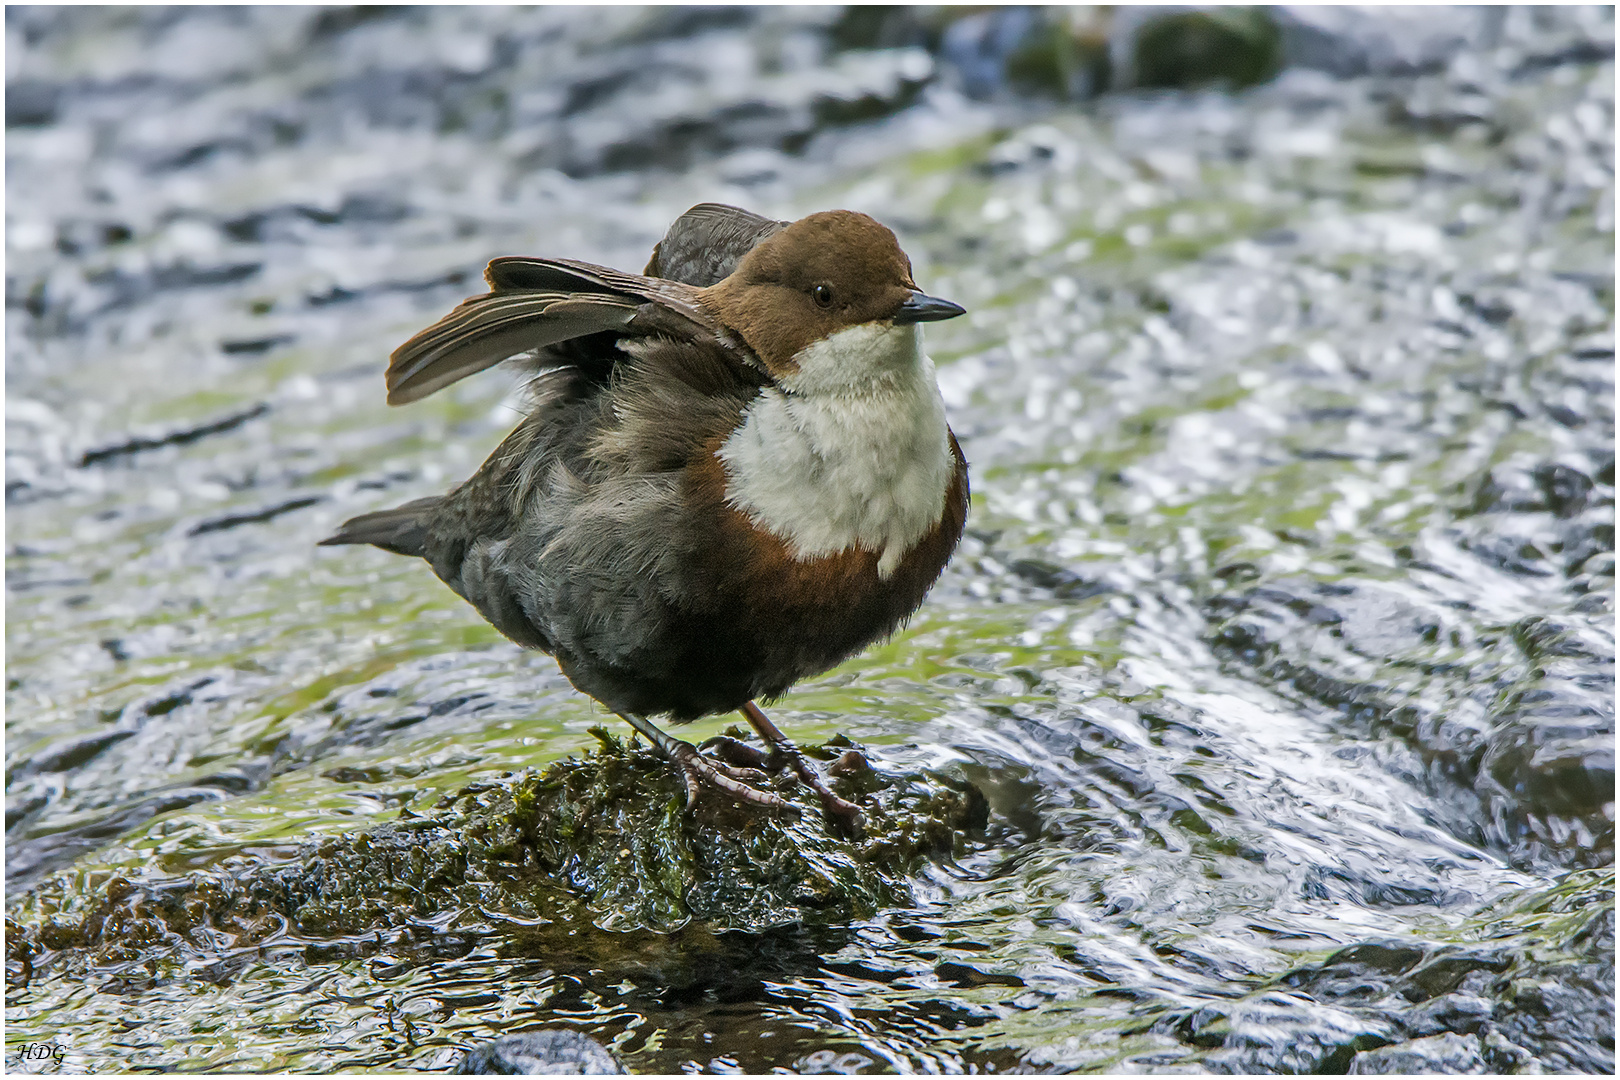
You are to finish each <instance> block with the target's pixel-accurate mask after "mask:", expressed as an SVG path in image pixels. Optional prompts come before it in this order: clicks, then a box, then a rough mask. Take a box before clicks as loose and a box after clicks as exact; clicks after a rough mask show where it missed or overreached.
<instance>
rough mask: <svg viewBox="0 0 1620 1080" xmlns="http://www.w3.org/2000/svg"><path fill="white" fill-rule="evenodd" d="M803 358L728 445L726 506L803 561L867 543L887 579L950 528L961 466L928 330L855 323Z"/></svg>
mask: <svg viewBox="0 0 1620 1080" xmlns="http://www.w3.org/2000/svg"><path fill="white" fill-rule="evenodd" d="M795 359H796V360H797V361H798V364H799V370H798V371H797V372H796V373H794V374H793V375H791V376H788V377H785V378H783V379H781V380H780V385H781V387H782V390H778V389H775V388H767V389H766V390H765V391H764V392H763V393H761V395H760V397H759V398H758V399H757V400H756V401H755V402H754V403H753V405H751V406H750V407H749V409H748V413H747V416H746V417H745V419H744V422H743V424H742V426H741V427H739V428H738V429H737V430H736V431H734V432H733V433H732V434H731V437H730V438H728V439H727V440H726V442H725V444H724V445H723V446H721V448H720V454H719V457H720V460H721V461H722V462H724V463H725V466H726V474H727V484H726V501H727V502H729V503H730V504H731V505H732V506H735V507H736V508H737V509H739V510H741V511H742V512H743V513H746V514H747V515H748V516H749V519H750V520H752V521H753V523H754V524H755V525H756V526H757V527H759V528H761V529H764V530H766V531H767V532H770V533H772V534H773V535H775V536H776V537H778V538H780V539H781V540H782V541H783V542H784V543H785V544H787V545H788V548H789V550H791V551H792V552H793V555H794V558H796V559H801V560H803V559H812V558H816V557H818V556H823V555H836V554H838V553H839V552H841V551H845V550H847V549H849V548H861V549H864V550H866V551H870V552H873V553H875V554H877V555H878V574H879V576H881V577H883V578H888V577H889V576H890V575H892V574H893V573H894V571H895V569H896V568H898V567H899V565H900V560H901V559H902V558H904V557H905V554H906V553H907V552H908V551H910V550H911V548H912V547H913V546H914V545H915V544H916V543H917V541H919V540H921V539H922V538H923V537H924V536H926V535H928V533H929V532H930V531H932V530H933V528H934V526H935V525H937V524H938V523H939V519H940V516H941V515H942V514H943V512H944V508H945V493H946V490H947V489H948V487H949V486H950V482H951V475H952V473H953V472H954V471H955V467H956V462H955V459H954V458H953V457H952V455H951V448H950V436H949V434H948V432H947V430H946V427H945V403H944V402H943V401H942V400H941V399H940V396H939V384H938V383H937V382H936V381H935V378H934V363H933V361H931V360H929V359H928V357H927V356H926V355H925V354H924V353H923V351H922V333H921V330H920V328H919V327H916V326H889V325H883V324H865V325H862V326H855V327H851V328H849V329H847V330H841V331H839V332H838V333H836V334H833V335H832V336H831V337H829V338H826V339H824V340H822V341H818V342H816V343H815V344H814V345H811V346H809V347H808V348H806V349H804V350H803V351H802V352H801V353H800V354H799V355H798V356H797V357H795ZM783 391H786V392H785V393H784V392H783Z"/></svg>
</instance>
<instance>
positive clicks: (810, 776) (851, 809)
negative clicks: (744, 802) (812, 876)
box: [742, 701, 861, 833]
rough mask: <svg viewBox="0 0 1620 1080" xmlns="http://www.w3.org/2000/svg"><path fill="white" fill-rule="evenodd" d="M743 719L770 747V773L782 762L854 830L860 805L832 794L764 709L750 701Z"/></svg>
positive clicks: (831, 814)
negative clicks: (771, 768)
mask: <svg viewBox="0 0 1620 1080" xmlns="http://www.w3.org/2000/svg"><path fill="white" fill-rule="evenodd" d="M742 714H743V718H744V719H745V720H747V721H748V723H749V726H750V727H752V728H753V729H754V730H755V731H757V732H759V737H760V738H762V739H764V740H765V745H767V746H769V747H770V748H771V757H770V760H771V764H772V765H773V766H774V768H773V770H772V771H774V772H780V771H781V769H782V765H783V764H786V765H787V766H788V767H789V768H791V769H792V770H793V774H794V775H795V776H797V777H798V778H799V780H800V782H801V783H803V784H804V786H805V787H807V788H809V789H810V790H811V791H813V792H815V793H816V798H818V799H820V800H821V808H822V810H824V811H826V814H827V816H828V817H830V818H832V819H833V820H834V821H837V822H839V823H841V824H843V826H844V827H845V828H847V829H848V830H849V831H850V832H852V833H853V832H855V831H856V830H858V829H859V828H860V824H861V808H860V807H858V806H856V805H855V804H854V803H852V802H850V801H849V800H848V799H841V798H839V797H838V796H837V795H835V794H833V790H832V788H830V787H828V786H827V782H826V781H825V780H823V779H822V778H821V774H820V773H818V772H817V771H816V767H815V766H814V765H812V764H810V763H809V762H808V761H806V760H804V755H803V754H801V753H799V748H798V747H797V746H794V745H793V740H792V739H789V738H788V737H787V736H786V735H784V734H782V729H781V728H779V727H777V726H776V725H775V724H773V723H771V718H770V717H768V716H766V715H765V711H764V710H763V709H761V708H760V707H759V706H758V705H755V704H754V703H753V702H752V701H750V702H749V703H748V704H746V705H744V706H743V707H742Z"/></svg>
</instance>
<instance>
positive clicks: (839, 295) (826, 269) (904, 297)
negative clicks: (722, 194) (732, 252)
mask: <svg viewBox="0 0 1620 1080" xmlns="http://www.w3.org/2000/svg"><path fill="white" fill-rule="evenodd" d="M704 292H705V301H706V302H707V303H708V305H709V306H710V307H711V308H712V309H713V310H714V311H716V312H717V313H718V314H719V316H720V318H721V321H723V322H724V323H725V324H726V325H727V326H729V327H730V328H731V329H733V330H735V331H736V332H737V333H739V334H741V335H742V338H743V340H744V341H746V342H747V343H748V346H749V347H750V348H751V349H753V350H754V352H755V354H757V355H758V356H759V358H760V359H761V360H762V361H764V363H765V365H766V367H767V368H769V369H770V371H771V373H772V374H773V375H776V376H783V375H790V374H792V373H794V372H796V371H797V370H798V362H797V360H796V359H795V358H796V357H799V355H800V354H801V353H802V352H803V350H805V349H806V348H807V347H809V346H811V345H813V344H815V343H816V342H819V341H823V340H825V339H827V338H830V337H832V336H833V335H834V334H837V333H838V332H840V331H843V330H848V329H850V328H853V327H857V326H863V325H876V326H882V327H887V326H894V325H900V326H904V325H907V324H911V323H918V322H931V321H935V320H938V319H948V318H952V317H953V316H956V315H960V314H962V310H963V309H962V308H960V307H958V306H957V305H955V304H952V303H950V302H949V301H946V300H938V299H935V298H934V297H930V296H926V295H924V294H923V293H922V292H921V291H919V290H918V288H917V283H916V282H915V281H913V280H912V277H911V260H910V259H908V258H907V257H906V253H905V252H904V251H901V250H900V242H899V241H898V240H896V239H895V236H894V233H892V232H890V231H889V230H888V229H887V228H885V227H884V226H882V225H880V224H879V223H878V222H876V221H874V220H873V219H872V218H870V217H867V216H866V215H865V214H858V213H855V212H854V211H850V210H829V211H825V212H823V213H819V214H811V215H810V216H809V217H805V218H800V219H799V220H798V221H795V222H794V223H793V224H792V225H789V226H788V227H787V228H785V229H783V230H782V231H781V232H779V233H777V234H776V235H774V236H771V237H769V238H767V239H765V240H763V241H761V242H760V243H759V244H758V245H757V246H756V247H755V248H754V249H753V250H752V251H750V252H749V253H748V254H747V255H746V256H745V257H744V258H743V260H742V262H741V263H739V264H738V266H737V269H736V270H735V271H734V272H733V273H732V275H731V276H730V277H728V278H726V279H725V280H724V281H721V282H719V283H718V284H716V285H714V286H712V287H710V288H709V289H706V290H704Z"/></svg>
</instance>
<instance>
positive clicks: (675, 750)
mask: <svg viewBox="0 0 1620 1080" xmlns="http://www.w3.org/2000/svg"><path fill="white" fill-rule="evenodd" d="M670 741H671V744H672V745H670V746H667V747H665V748H664V750H665V752H666V753H667V754H669V756H670V757H671V758H672V759H674V761H675V764H677V765H679V766H680V767H681V774H682V776H683V777H684V778H685V780H686V805H687V807H688V808H690V807H693V806H696V805H697V803H698V799H700V798H701V797H702V795H703V791H704V788H705V787H708V788H712V789H716V790H719V791H723V792H725V793H726V794H727V795H729V796H731V797H732V798H733V799H736V800H737V801H738V802H744V803H749V804H751V805H754V806H767V807H770V808H771V809H773V810H786V809H788V808H789V807H791V806H792V804H791V803H789V802H788V801H787V800H786V799H784V798H782V797H781V796H780V795H773V794H771V793H770V792H769V791H761V790H760V789H759V788H757V787H754V786H753V785H752V784H750V783H749V782H748V781H750V780H752V779H755V778H756V777H757V778H758V779H760V780H764V779H765V778H766V777H765V774H764V773H762V772H760V771H759V770H757V769H747V768H744V769H736V768H732V767H731V766H730V765H727V764H726V763H725V762H721V761H713V760H711V759H709V758H706V757H704V756H703V755H702V754H700V753H698V749H697V747H695V746H693V745H692V744H691V743H689V742H681V741H680V740H678V739H672V740H670Z"/></svg>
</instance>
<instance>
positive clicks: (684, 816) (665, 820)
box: [7, 732, 988, 981]
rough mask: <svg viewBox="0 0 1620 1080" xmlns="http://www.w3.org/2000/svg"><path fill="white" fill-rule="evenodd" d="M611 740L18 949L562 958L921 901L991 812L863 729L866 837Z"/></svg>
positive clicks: (30, 931) (94, 965)
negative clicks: (374, 941)
mask: <svg viewBox="0 0 1620 1080" xmlns="http://www.w3.org/2000/svg"><path fill="white" fill-rule="evenodd" d="M602 741H603V747H602V749H601V750H600V751H599V752H597V753H593V754H591V755H589V756H587V757H584V758H581V759H570V760H567V761H563V762H559V763H558V764H556V765H553V766H552V767H551V768H549V769H547V770H546V771H545V772H543V773H536V772H532V771H526V772H523V773H519V774H517V775H514V776H512V777H510V778H508V779H505V780H501V781H491V782H486V783H481V784H476V785H473V786H472V787H469V788H467V789H466V790H464V791H462V792H460V793H458V794H455V795H451V796H447V797H445V798H444V799H443V800H442V801H441V802H440V803H439V805H438V806H437V807H436V808H435V811H434V813H433V814H432V815H431V816H426V817H417V816H414V815H401V816H400V818H399V819H398V820H397V821H395V822H392V823H389V824H385V825H381V826H378V827H376V828H374V829H370V830H367V831H364V832H358V833H349V834H342V835H338V836H331V837H327V838H324V839H322V840H320V841H317V842H314V843H312V844H310V845H309V846H308V847H306V848H305V849H304V851H303V852H302V854H301V855H300V857H299V858H298V859H297V860H295V861H294V862H292V863H290V864H283V865H267V866H261V867H256V868H254V869H252V870H250V871H248V872H246V873H243V874H240V875H234V876H233V875H230V874H226V873H224V872H222V871H205V872H197V873H194V874H192V875H190V876H188V877H186V878H179V879H169V880H157V881H151V882H135V883H132V882H130V881H127V880H125V879H123V878H114V879H113V880H111V881H110V882H108V883H107V884H106V885H105V886H104V887H103V888H102V889H101V890H100V891H99V895H95V896H87V897H82V898H81V899H80V901H79V902H77V904H76V905H75V906H73V907H72V909H71V912H67V911H58V912H56V913H54V914H51V915H49V916H47V917H44V918H43V919H42V920H41V921H39V922H36V923H28V922H27V921H26V917H23V919H22V921H20V922H18V923H17V924H16V925H15V926H11V927H10V928H9V929H8V932H7V942H8V949H9V950H10V951H9V953H8V956H9V957H10V958H11V959H12V960H13V961H14V962H15V963H16V964H17V965H20V966H23V967H26V968H27V969H28V970H29V972H31V973H32V972H37V971H40V970H45V969H48V968H52V967H57V966H62V967H65V968H68V969H74V970H84V969H109V968H118V967H120V966H125V965H130V964H145V963H148V962H152V961H164V962H176V961H181V960H184V961H186V962H188V963H197V962H199V961H202V960H207V959H218V958H221V957H222V956H225V955H232V954H239V951H240V950H243V949H247V948H249V947H252V946H258V945H264V944H267V943H270V942H272V941H273V940H275V939H278V938H280V937H281V936H282V935H283V934H287V933H291V934H292V935H294V936H295V937H296V938H297V939H299V940H300V941H303V942H305V943H307V944H308V945H309V947H310V948H312V949H316V950H319V949H320V948H321V946H320V945H319V943H321V942H331V943H333V947H339V948H340V949H341V948H342V947H344V946H343V943H346V942H353V941H355V940H357V939H362V938H364V937H366V936H367V935H384V936H390V937H395V936H401V935H402V938H401V940H402V942H403V944H401V945H396V951H401V950H402V951H404V952H405V953H407V954H410V955H417V956H419V957H422V958H426V957H429V956H432V955H435V954H436V953H439V952H441V951H443V950H444V949H449V950H450V951H452V952H457V951H465V950H466V948H468V947H470V945H469V943H470V942H471V941H473V940H475V939H478V938H481V937H484V936H488V935H494V936H495V937H497V938H502V939H504V940H506V941H507V945H506V946H505V948H506V949H507V950H508V951H510V952H512V953H514V954H517V955H525V954H526V955H540V956H545V955H551V952H552V950H555V949H558V948H564V947H566V948H567V949H568V950H569V951H573V950H575V949H577V948H578V947H579V944H580V943H578V942H575V943H567V941H566V939H568V938H569V937H575V936H578V935H581V934H583V935H586V936H588V937H590V938H591V939H592V940H594V941H597V942H609V941H611V940H613V935H614V934H621V935H626V934H629V935H635V936H636V939H637V940H641V939H642V938H645V937H646V935H648V934H652V935H672V934H678V933H679V932H681V931H683V930H687V929H688V928H690V929H691V932H692V933H700V934H701V935H702V936H704V937H705V938H707V937H708V936H710V935H714V934H723V933H728V932H739V931H740V932H743V933H747V934H758V933H765V932H769V931H772V930H777V929H781V928H793V927H805V926H823V927H837V926H843V925H847V924H849V923H851V922H853V921H855V920H859V919H864V918H870V917H871V916H872V915H873V914H875V913H876V912H877V911H878V910H879V909H882V908H892V907H897V906H905V905H906V904H908V903H910V902H911V886H910V884H909V880H908V879H909V875H912V874H914V873H916V872H917V871H918V870H919V869H921V868H922V866H923V865H924V864H925V863H927V862H928V861H929V860H940V859H943V860H950V859H952V858H956V857H960V856H962V855H964V854H965V853H966V852H967V851H968V850H969V849H970V848H971V847H972V846H973V844H974V843H975V842H976V838H980V837H982V835H983V831H984V828H985V825H986V822H987V817H988V808H987V804H986V802H985V799H984V796H983V795H982V794H980V793H979V791H978V789H977V788H975V787H974V786H973V785H972V784H970V783H968V782H967V781H966V780H964V779H962V778H960V777H952V776H950V775H948V774H945V773H936V772H913V771H903V770H892V769H889V768H886V767H883V766H882V765H881V764H880V765H879V766H878V767H873V765H872V764H871V761H870V758H868V757H867V756H866V755H865V754H864V753H863V752H862V751H861V750H860V749H859V748H858V747H854V746H852V745H850V744H849V743H848V742H847V741H845V742H843V743H842V745H833V746H828V747H821V748H809V749H808V750H806V753H807V754H808V755H810V756H811V757H821V758H832V757H833V756H834V755H835V754H836V755H837V758H836V761H837V764H838V766H839V767H837V768H831V769H828V775H829V782H830V786H832V788H833V789H834V790H835V791H836V792H838V793H839V794H840V795H841V796H843V797H846V798H851V799H855V800H857V801H858V802H859V804H860V805H861V807H862V811H863V821H862V829H861V832H860V835H859V836H857V837H855V838H847V837H845V836H842V835H840V834H839V833H838V831H837V829H836V828H835V827H834V826H833V825H830V824H829V823H827V822H826V821H825V820H824V819H823V818H822V816H821V813H820V808H819V803H818V802H817V801H816V800H815V799H814V798H813V793H810V792H808V791H807V790H806V789H803V788H801V787H799V786H798V785H797V784H796V783H793V784H787V783H786V782H785V781H784V782H783V783H784V784H786V786H785V787H784V788H783V790H782V792H781V793H782V794H783V796H784V797H786V798H789V799H790V800H792V801H791V803H790V808H789V810H788V811H783V812H777V813H770V812H762V811H760V810H758V809H757V808H754V807H744V806H742V805H741V804H735V803H732V802H731V801H730V800H729V799H725V798H722V797H719V796H714V797H710V798H705V799H703V800H701V801H700V802H699V804H698V806H697V807H696V808H695V809H693V810H688V808H687V807H686V802H685V788H684V785H683V784H682V782H681V781H680V779H679V777H678V775H677V774H676V772H675V770H674V769H673V768H671V767H670V766H669V764H668V763H667V762H666V761H665V760H664V759H663V758H662V757H661V756H659V755H657V754H656V753H654V752H652V751H650V750H648V749H646V748H645V747H642V746H640V745H639V744H634V743H631V744H626V743H624V742H622V741H620V740H618V739H616V738H614V737H612V736H611V735H608V734H606V733H605V732H604V733H603V734H602ZM855 759H859V767H856V765H855V764H854V763H853V762H854V760H855ZM52 896H53V893H52V890H51V888H50V887H49V885H47V886H44V887H42V888H41V889H40V890H37V892H36V894H35V895H34V896H33V902H34V905H35V908H36V910H44V909H43V908H40V907H39V906H38V905H41V904H44V905H46V906H47V907H48V906H50V905H51V904H52V903H53V902H54V901H53V900H52V899H51V897H52ZM378 940H381V938H380V937H379V939H378ZM221 942H224V943H225V946H224V949H223V951H222V949H221V946H220V944H219V943H221ZM25 981H26V980H25Z"/></svg>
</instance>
